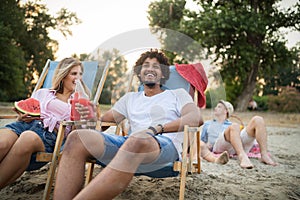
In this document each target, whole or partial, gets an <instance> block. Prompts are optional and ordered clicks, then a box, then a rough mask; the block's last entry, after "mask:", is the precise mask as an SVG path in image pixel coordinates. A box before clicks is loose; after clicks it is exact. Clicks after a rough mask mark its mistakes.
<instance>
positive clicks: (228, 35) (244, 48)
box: [149, 0, 300, 110]
mask: <svg viewBox="0 0 300 200" xmlns="http://www.w3.org/2000/svg"><path fill="white" fill-rule="evenodd" d="M175 2H179V3H180V5H181V4H182V5H184V1H182V0H180V1H175ZM195 2H197V3H198V5H199V7H198V9H193V10H187V9H185V8H182V11H178V10H177V11H178V13H179V16H180V15H181V18H180V19H179V18H176V19H174V21H175V22H176V23H172V20H173V19H172V18H171V17H169V16H168V15H167V8H168V6H169V7H171V5H172V4H176V3H174V1H170V0H161V1H157V2H152V3H151V5H150V6H149V8H150V11H149V14H150V17H149V19H150V26H152V27H155V28H156V29H155V30H158V27H160V28H169V29H173V30H176V31H180V32H182V33H184V34H186V35H188V36H190V37H191V38H193V39H194V40H196V41H197V42H198V43H199V44H201V46H202V47H204V48H206V51H207V53H208V56H210V58H211V59H212V60H213V62H214V65H216V66H217V67H219V68H220V73H221V76H222V79H223V81H224V85H225V88H226V93H227V97H228V100H230V101H232V102H233V103H234V104H235V105H236V106H237V110H245V109H246V108H247V103H248V101H249V100H250V99H251V97H252V96H253V94H254V93H255V89H256V88H257V85H258V84H260V83H261V82H259V80H267V79H268V80H270V82H269V81H268V80H267V81H266V82H267V84H271V83H273V86H272V90H273V89H276V88H278V86H280V85H282V84H283V85H293V84H294V83H297V82H299V78H298V77H299V75H298V72H296V73H293V74H292V76H291V78H290V79H286V74H290V72H295V71H297V70H295V65H296V66H299V60H296V59H295V55H297V54H298V53H299V49H298V48H297V49H296V48H295V52H294V53H291V50H288V49H287V47H286V40H285V38H284V36H283V35H281V34H280V30H281V28H294V29H296V30H299V21H300V13H299V10H300V4H299V2H298V3H297V4H296V5H295V6H293V7H292V8H288V9H287V10H283V11H282V10H279V8H278V7H277V6H276V3H277V2H278V1H277V0H272V1H231V0H217V1H207V0H197V1H196V0H195ZM175 8H176V7H175ZM161 10H163V11H164V12H163V13H162V12H161ZM179 16H178V17H179ZM160 31H161V30H160ZM157 32H158V31H157ZM161 35H163V36H164V37H162V39H163V40H169V41H172V40H171V39H170V38H168V31H165V32H164V34H161ZM165 35H167V36H165ZM170 37H172V35H170ZM175 42H176V41H175ZM164 45H166V46H164V48H166V49H169V47H168V46H167V45H170V43H167V42H165V43H164ZM171 45H173V46H174V45H180V43H179V44H178V43H174V42H173V43H171ZM187 49H188V48H187ZM200 51H202V50H201V49H199V52H200ZM298 55H299V54H298ZM295 61H296V62H295ZM297 69H298V71H299V67H298V68H297ZM279 71H280V73H277V72H279ZM275 76H277V77H276V78H275V79H273V80H272V78H271V77H275ZM278 80H280V81H278ZM265 91H266V90H264V91H263V92H265Z"/></svg>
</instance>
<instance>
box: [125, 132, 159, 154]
mask: <svg viewBox="0 0 300 200" xmlns="http://www.w3.org/2000/svg"><path fill="white" fill-rule="evenodd" d="M149 137H150V138H149ZM151 139H153V138H152V137H151V136H146V137H129V138H128V139H127V140H126V142H125V143H124V144H125V145H124V148H125V149H126V150H127V151H130V152H134V153H148V152H149V151H153V150H154V148H155V146H154V145H153V140H154V139H153V140H151ZM157 147H159V146H158V144H157Z"/></svg>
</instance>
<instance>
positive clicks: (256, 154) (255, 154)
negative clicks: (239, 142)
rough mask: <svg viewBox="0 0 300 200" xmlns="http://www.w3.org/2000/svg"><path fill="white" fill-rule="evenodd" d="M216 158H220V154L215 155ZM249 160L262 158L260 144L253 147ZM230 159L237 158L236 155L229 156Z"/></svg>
mask: <svg viewBox="0 0 300 200" xmlns="http://www.w3.org/2000/svg"><path fill="white" fill-rule="evenodd" d="M213 154H214V156H216V157H218V156H219V155H220V153H213ZM268 154H269V155H270V153H269V152H268ZM247 155H248V157H249V158H261V154H260V148H259V145H258V144H255V145H253V147H252V149H251V150H250V151H249V153H247ZM229 156H230V158H237V155H236V154H231V155H229Z"/></svg>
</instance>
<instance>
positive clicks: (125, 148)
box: [74, 133, 160, 200]
mask: <svg viewBox="0 0 300 200" xmlns="http://www.w3.org/2000/svg"><path fill="white" fill-rule="evenodd" d="M159 153H160V149H159V145H158V143H157V141H156V140H155V139H154V138H153V137H151V136H149V135H148V134H144V133H142V134H141V135H139V136H131V137H129V138H128V139H127V140H126V142H125V143H124V144H123V145H122V147H121V148H120V150H119V151H118V153H117V154H116V156H115V157H114V159H113V160H112V161H111V162H110V163H109V165H108V166H107V167H105V168H104V169H103V170H102V171H101V172H100V173H99V174H98V175H97V176H96V177H95V178H94V179H93V180H92V181H91V183H90V184H88V185H87V186H86V187H85V188H84V189H83V190H82V191H81V192H80V193H79V194H78V195H77V196H76V197H75V198H74V199H77V200H78V199H99V197H101V199H113V198H114V197H116V196H117V195H118V194H120V193H121V192H122V191H124V190H125V189H126V187H127V186H128V184H129V183H130V181H131V180H132V177H133V175H134V173H135V171H136V169H137V168H138V166H139V165H140V164H141V163H150V162H152V161H154V160H155V159H156V158H157V157H158V156H159Z"/></svg>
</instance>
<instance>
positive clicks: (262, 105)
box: [253, 96, 268, 111]
mask: <svg viewBox="0 0 300 200" xmlns="http://www.w3.org/2000/svg"><path fill="white" fill-rule="evenodd" d="M253 100H254V101H256V103H257V109H258V110H263V111H266V110H268V96H254V97H253Z"/></svg>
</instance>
